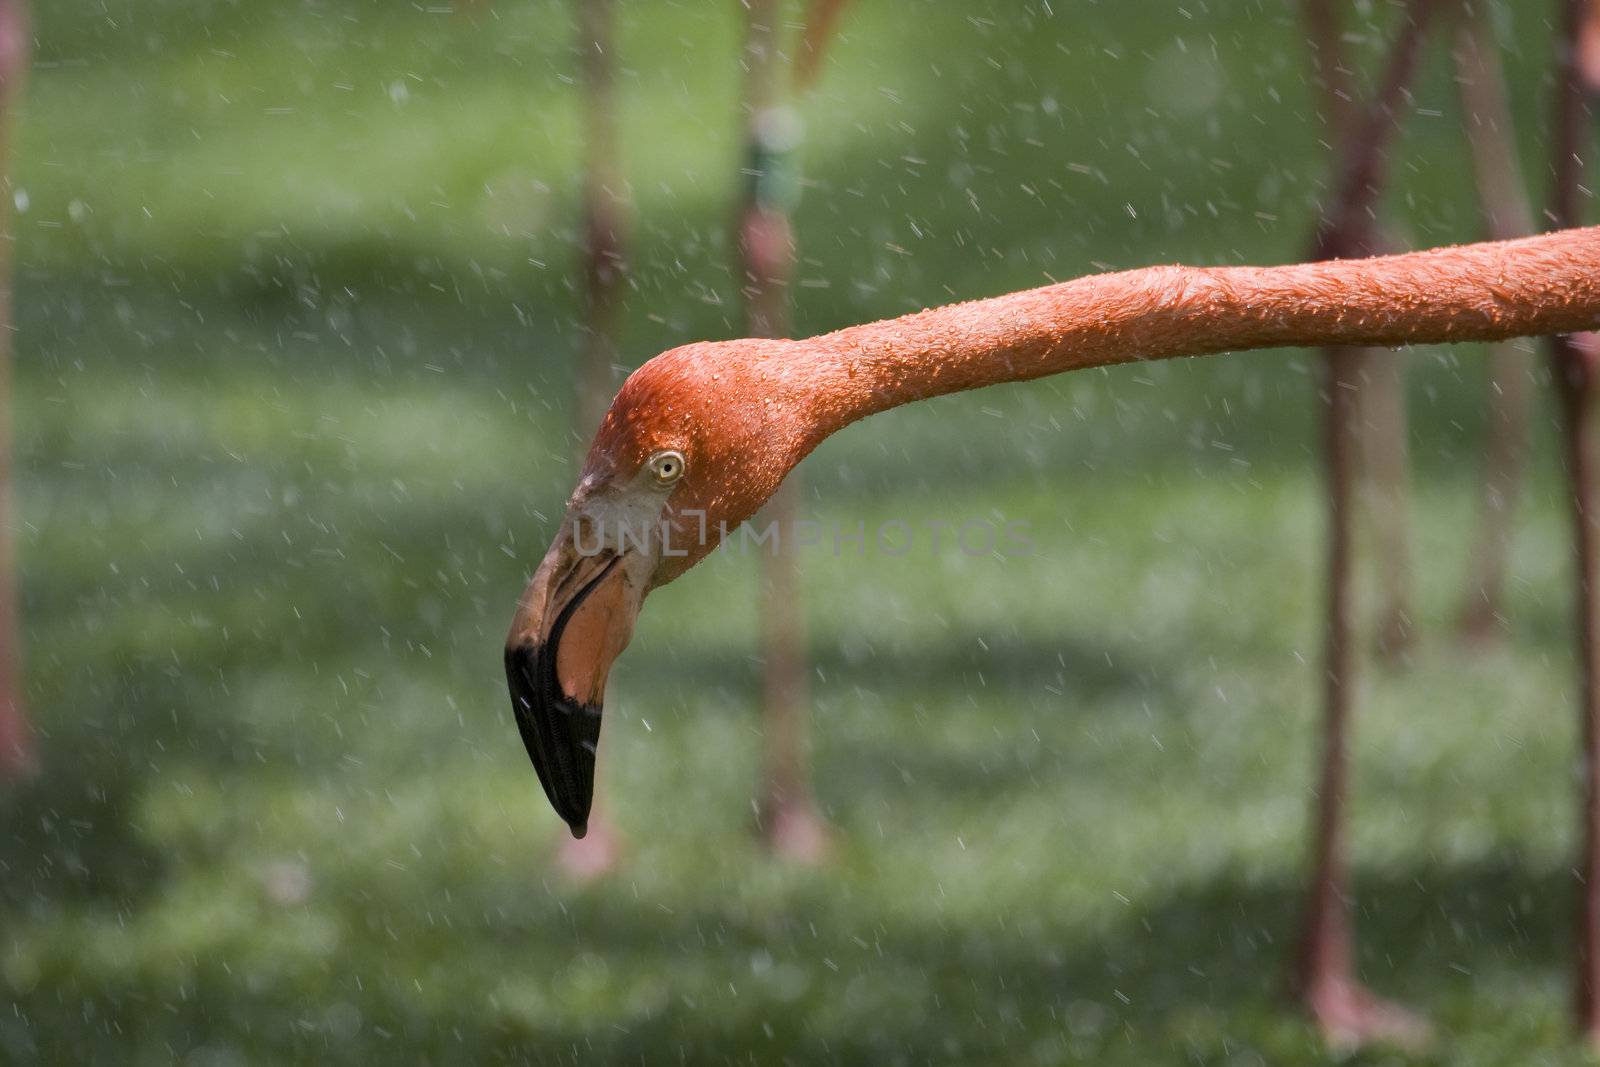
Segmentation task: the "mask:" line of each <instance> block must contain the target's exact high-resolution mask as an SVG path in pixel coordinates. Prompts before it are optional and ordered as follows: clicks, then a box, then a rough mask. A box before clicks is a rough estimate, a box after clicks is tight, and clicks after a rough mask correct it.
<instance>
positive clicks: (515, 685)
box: [505, 527, 640, 837]
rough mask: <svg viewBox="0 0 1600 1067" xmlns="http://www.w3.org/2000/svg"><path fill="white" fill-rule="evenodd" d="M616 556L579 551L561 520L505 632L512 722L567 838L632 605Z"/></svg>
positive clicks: (587, 787)
mask: <svg viewBox="0 0 1600 1067" xmlns="http://www.w3.org/2000/svg"><path fill="white" fill-rule="evenodd" d="M624 560H625V557H624V556H623V555H622V554H621V553H618V552H614V551H610V550H602V551H601V552H599V553H597V554H594V555H583V554H581V553H579V552H578V551H577V549H576V548H575V545H574V541H573V538H572V535H571V531H570V527H563V530H562V533H561V535H560V536H558V537H557V539H556V543H555V544H554V545H552V546H551V547H550V551H549V553H548V554H546V555H545V558H544V562H542V563H541V564H540V565H539V569H538V570H537V571H536V572H535V573H534V576H533V580H532V581H531V582H529V583H528V589H527V592H525V593H524V594H523V596H522V601H521V603H520V604H519V605H518V607H517V615H516V618H515V620H513V622H512V624H511V632H510V634H509V635H508V636H507V638H506V654H505V660H506V680H507V682H508V683H509V684H510V686H511V710H512V712H513V713H514V714H515V715H516V719H517V729H518V730H519V731H520V732H521V734H522V743H523V744H524V745H526V746H527V749H528V756H529V757H530V758H531V759H532V760H533V769H534V770H535V771H536V772H538V775H539V783H540V784H541V785H543V786H544V792H545V796H547V797H549V798H550V804H551V806H553V807H554V808H555V809H556V814H558V815H560V816H561V818H562V819H564V820H566V823H567V825H568V826H569V827H571V828H572V836H574V837H582V836H583V835H584V834H585V833H587V832H588V828H589V809H590V806H591V805H592V804H593V802H594V757H595V750H596V747H597V746H598V744H599V742H600V710H601V703H602V701H603V700H604V698H605V688H606V678H607V676H608V675H609V674H610V672H611V664H612V663H613V662H614V661H615V660H616V658H617V656H618V655H620V654H621V652H622V650H623V648H625V647H626V646H627V643H628V638H629V637H630V636H631V635H632V633H633V622H634V619H635V618H636V617H637V615H638V610H639V600H640V598H637V597H633V596H630V595H629V582H628V576H627V573H626V571H625V569H624V567H623V563H624Z"/></svg>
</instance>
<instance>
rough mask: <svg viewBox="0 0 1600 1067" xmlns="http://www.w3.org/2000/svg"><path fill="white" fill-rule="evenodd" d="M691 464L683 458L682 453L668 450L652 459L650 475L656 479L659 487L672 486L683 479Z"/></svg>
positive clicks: (658, 453)
mask: <svg viewBox="0 0 1600 1067" xmlns="http://www.w3.org/2000/svg"><path fill="white" fill-rule="evenodd" d="M688 466H689V464H688V463H687V461H685V460H684V458H683V453H682V452H674V451H671V450H668V451H666V452H657V453H656V454H655V455H653V456H651V457H650V463H649V467H650V473H651V474H652V475H653V476H654V477H655V480H656V484H657V485H671V484H672V483H673V482H676V481H677V480H678V479H679V478H682V477H683V472H684V470H685V469H687V467H688Z"/></svg>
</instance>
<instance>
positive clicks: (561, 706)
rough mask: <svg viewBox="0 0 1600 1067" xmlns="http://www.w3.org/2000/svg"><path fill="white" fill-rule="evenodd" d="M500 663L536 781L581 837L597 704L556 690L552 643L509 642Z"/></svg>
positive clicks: (590, 786)
mask: <svg viewBox="0 0 1600 1067" xmlns="http://www.w3.org/2000/svg"><path fill="white" fill-rule="evenodd" d="M505 665H506V681H507V683H508V684H509V686H510V688H511V710H512V712H513V713H514V714H515V716H516V720H517V729H518V731H519V732H520V733H521V734H522V742H523V744H524V745H525V746H526V747H527V750H528V758H529V759H530V760H532V762H533V769H534V770H535V771H536V772H537V773H538V775H539V784H540V785H542V786H544V793H545V796H546V797H547V798H549V800H550V806H551V807H553V808H555V810H556V814H557V815H559V816H561V818H562V820H563V821H564V822H566V824H567V825H568V826H569V827H570V828H571V830H572V836H573V837H575V838H582V837H583V836H584V835H585V834H587V833H588V832H589V808H590V805H591V804H592V803H593V802H594V753H595V748H596V746H597V745H598V743H599V741H600V708H599V706H598V705H596V706H592V707H591V706H590V705H587V704H583V703H581V702H579V701H577V700H574V699H573V698H572V697H570V696H568V695H567V694H566V693H565V692H563V691H562V688H561V685H560V682H559V680H558V679H557V677H556V672H555V648H554V647H553V645H550V644H545V645H536V644H533V643H531V642H524V643H520V644H516V645H510V646H508V647H507V648H506V655H505Z"/></svg>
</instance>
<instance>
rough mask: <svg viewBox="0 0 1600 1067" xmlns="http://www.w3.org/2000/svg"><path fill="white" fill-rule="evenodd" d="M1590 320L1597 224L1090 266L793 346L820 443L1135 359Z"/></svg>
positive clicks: (1581, 326) (1507, 330)
mask: <svg viewBox="0 0 1600 1067" xmlns="http://www.w3.org/2000/svg"><path fill="white" fill-rule="evenodd" d="M1596 327H1600V227H1589V228H1584V229H1572V230H1562V231H1557V232H1555V233H1550V234H1545V235H1543V236H1539V237H1531V238H1525V239H1522V240H1516V241H1498V242H1485V243H1481V244H1473V245H1462V246H1458V247H1453V248H1441V249H1434V250H1431V251H1426V252H1414V253H1409V254H1406V255H1398V256H1382V257H1377V258H1372V259H1350V260H1329V261H1323V262H1317V263H1300V264H1293V265H1288V266H1279V267H1183V266H1162V267H1147V268H1144V269H1142V270H1131V271H1124V272H1120V273H1114V274H1100V275H1092V276H1089V277H1085V278H1079V279H1077V280H1075V281H1070V282H1064V283H1061V284H1059V285H1051V286H1046V287H1044V288H1041V289H1030V290H1027V291H1024V292H1019V293H1012V294H1010V295H1007V296H999V297H994V298H992V299H989V300H975V301H971V302H969V303H964V304H952V305H950V306H948V307H942V308H937V309H934V310H932V311H923V312H920V313H918V314H914V315H906V316H904V317H902V318H898V319H890V320H886V321H883V322H875V323H871V324H868V325H865V326H852V327H849V328H848V329H843V330H838V331H836V332H834V333H829V334H824V335H822V336H820V337H816V338H812V339H811V340H810V341H805V342H801V343H802V344H804V345H805V346H806V347H807V348H808V349H809V350H810V354H811V359H810V360H808V361H806V367H805V386H806V397H807V399H806V404H807V406H808V407H809V409H810V411H809V414H810V416H811V420H810V421H811V424H812V426H813V433H814V435H815V441H821V440H822V439H823V438H825V437H827V436H828V435H829V434H832V433H835V432H837V431H838V430H840V429H842V428H843V427H845V426H847V425H849V424H850V423H852V422H855V421H857V420H859V419H862V418H865V417H867V416H868V415H873V414H876V413H877V412H880V411H886V410H888V409H890V408H894V407H898V406H900V405H901V404H908V403H911V402H913V401H916V400H923V399H926V398H928V397H933V396H941V395H943V394H946V393H953V392H959V391H961V390H965V389H976V388H979V387H982V386H985V385H996V384H999V383H1002V382H1015V381H1026V380H1028V379H1032V378H1041V377H1044V376H1046V375H1050V374H1059V373H1061V372H1063V371H1069V370H1080V369H1084V368H1088V367H1102V366H1108V365H1111V364H1117V363H1127V362H1131V361H1134V360H1147V359H1171V358H1174V357H1177V356H1197V355H1207V354H1211V353H1216V352H1225V351H1242V350H1246V349H1254V348H1275V347H1286V346H1318V347H1320V346H1326V345H1364V346H1396V345H1407V344H1435V343H1443V342H1455V341H1489V340H1500V339H1503V338H1507V337H1517V336H1526V335H1535V334H1556V333H1570V332H1577V331H1581V330H1590V329H1595V328H1596ZM813 443H815V442H813Z"/></svg>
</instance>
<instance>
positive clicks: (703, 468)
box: [505, 340, 815, 837]
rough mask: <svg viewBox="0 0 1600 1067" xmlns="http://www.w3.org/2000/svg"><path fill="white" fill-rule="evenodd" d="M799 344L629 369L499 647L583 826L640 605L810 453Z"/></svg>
mask: <svg viewBox="0 0 1600 1067" xmlns="http://www.w3.org/2000/svg"><path fill="white" fill-rule="evenodd" d="M800 360H801V356H800V355H798V354H797V346H796V344H795V343H794V342H788V341H768V340H746V341H727V342H719V343H702V344H693V345H687V346H685V347H683V348H677V349H673V350H672V351H670V352H666V353H664V354H662V355H660V356H657V357H656V358H655V359H652V360H650V361H649V362H648V363H646V364H644V365H643V366H642V367H640V368H639V369H638V370H637V371H635V372H634V373H633V375H632V376H630V377H629V378H628V380H627V382H625V383H624V384H623V386H622V389H621V391H620V392H619V393H618V394H617V397H616V399H615V400H614V401H613V402H612V404H611V409H610V410H609V411H608V412H607V413H606V416H605V418H604V420H602V422H601V424H600V429H599V431H598V433H597V434H596V436H595V440H594V444H593V445H592V446H591V447H590V449H589V454H588V457H587V459H586V460H585V461H584V465H583V470H582V472H581V474H580V475H579V478H578V484H577V487H576V488H575V489H574V490H573V492H572V496H571V497H570V498H569V499H568V501H567V509H566V514H565V516H563V518H562V520H561V526H560V528H559V529H558V530H557V531H556V536H555V540H554V542H553V543H552V544H551V546H550V550H549V551H548V552H547V553H546V554H545V557H544V561H543V562H542V563H540V564H539V568H538V570H537V571H535V572H534V575H533V579H532V581H530V582H529V583H528V588H527V591H526V592H525V593H524V594H523V596H522V600H521V602H520V604H519V605H518V607H517V613H516V618H515V619H514V620H513V622H512V624H511V632H510V634H509V635H508V636H507V639H506V652H505V663H506V676H507V679H508V681H509V683H510V686H511V703H512V708H513V711H514V712H515V714H516V719H517V726H518V728H519V730H520V731H521V733H522V739H523V743H524V744H525V745H526V746H527V749H528V755H529V756H530V757H531V758H532V760H533V766H534V769H535V770H536V771H537V772H538V774H539V781H540V783H541V784H542V785H543V786H544V791H545V795H546V796H548V797H549V798H550V803H551V804H552V805H553V806H554V807H555V809H556V812H557V814H559V815H560V816H561V817H562V818H563V819H564V820H566V822H567V824H568V825H569V826H570V827H571V829H572V833H573V835H574V836H575V837H582V836H583V835H584V833H585V832H586V830H587V825H588V818H589V808H590V805H591V803H592V801H593V798H594V759H595V749H596V745H597V744H598V742H599V739H600V716H601V704H602V701H603V698H604V696H605V687H606V678H607V676H608V675H609V673H610V671H611V665H612V663H613V662H614V661H615V660H616V658H617V656H618V655H620V654H621V652H622V650H623V649H624V648H625V647H626V646H627V644H628V639H629V637H630V636H631V635H632V633H633V626H634V621H635V620H636V619H637V618H638V615H639V610H640V608H641V607H642V606H643V604H644V598H645V596H646V595H648V594H649V592H650V591H651V590H652V589H654V588H656V587H657V586H660V585H664V584H666V583H667V582H669V581H671V580H672V579H674V578H676V577H677V576H678V575H680V574H682V573H683V572H684V571H686V570H688V569H689V568H690V567H692V566H694V565H695V564H696V563H698V562H699V561H700V560H701V559H703V558H705V557H706V555H708V554H709V553H710V552H711V551H712V550H713V549H714V548H716V546H717V544H718V543H719V542H720V541H721V540H722V537H723V536H724V535H725V534H726V533H727V532H728V531H730V530H733V529H736V528H737V527H738V525H739V524H740V523H742V522H743V521H744V520H745V519H747V518H749V517H750V516H751V515H753V514H755V512H756V510H757V509H758V508H759V507H760V506H761V505H762V504H763V503H765V502H766V500H767V499H768V498H769V497H770V496H772V494H773V493H774V492H775V491H776V490H777V488H778V485H779V483H780V482H782V480H783V477H784V475H786V474H787V473H788V472H789V471H790V470H791V469H792V468H793V467H794V466H795V464H797V463H799V462H800V460H801V459H803V458H804V457H805V455H806V453H807V452H809V451H810V449H811V448H812V447H813V445H814V444H815V433H814V420H813V419H811V418H809V417H808V414H807V413H808V411H809V409H810V407H811V404H810V400H811V397H810V396H809V394H808V393H807V391H806V390H805V389H804V388H803V387H802V383H801V380H800V379H801V376H800V375H799V374H798V373H797V368H795V367H794V364H795V363H796V362H797V361H800Z"/></svg>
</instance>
